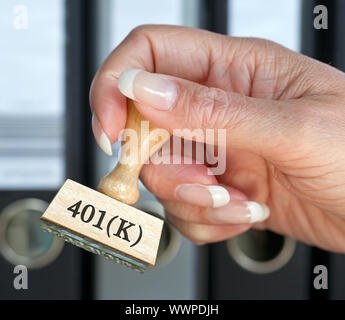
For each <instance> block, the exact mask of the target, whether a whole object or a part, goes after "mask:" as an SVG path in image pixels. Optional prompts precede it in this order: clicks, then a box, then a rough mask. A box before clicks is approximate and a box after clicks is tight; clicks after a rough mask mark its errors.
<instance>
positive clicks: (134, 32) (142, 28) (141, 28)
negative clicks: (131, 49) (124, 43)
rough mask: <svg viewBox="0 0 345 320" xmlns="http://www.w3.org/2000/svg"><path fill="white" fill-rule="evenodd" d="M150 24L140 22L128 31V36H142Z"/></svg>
mask: <svg viewBox="0 0 345 320" xmlns="http://www.w3.org/2000/svg"><path fill="white" fill-rule="evenodd" d="M151 27H152V26H151V25H149V24H141V25H139V26H136V27H135V28H134V29H132V31H131V32H130V33H129V37H134V38H135V37H138V36H139V37H141V36H143V35H144V34H145V33H146V32H147V31H148V30H149V29H150V28H151Z"/></svg>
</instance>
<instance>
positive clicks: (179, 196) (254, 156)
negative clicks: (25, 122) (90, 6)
mask: <svg viewBox="0 0 345 320" xmlns="http://www.w3.org/2000/svg"><path fill="white" fill-rule="evenodd" d="M129 69H141V70H146V71H147V72H144V71H140V72H136V71H126V72H124V71H125V70H129ZM123 72H124V73H123ZM122 73H123V74H122ZM156 73H157V74H156ZM121 74H122V76H121V78H120V81H118V80H119V77H120V75H121ZM118 82H120V83H119V87H120V89H121V91H122V93H124V94H126V95H127V96H128V97H130V98H134V100H135V101H136V107H137V109H138V110H139V112H140V113H141V114H142V115H143V116H144V117H145V118H146V119H148V120H150V121H151V122H153V123H154V124H156V125H157V126H158V127H161V128H165V129H167V130H169V131H171V132H172V130H173V129H176V128H190V129H195V128H201V129H203V130H204V131H205V129H212V128H213V129H225V130H226V138H227V139H226V141H227V144H226V171H225V172H224V173H223V174H221V175H217V176H213V175H208V174H207V166H206V165H204V164H192V165H190V164H189V165H188V164H182V165H173V164H171V165H163V164H161V165H152V164H150V165H145V167H144V168H143V170H142V174H141V179H142V181H143V182H144V183H145V185H146V186H147V187H148V189H149V190H150V191H152V192H153V193H154V194H155V195H156V196H157V197H158V198H159V200H160V201H161V202H162V204H163V205H164V207H165V209H166V211H167V218H168V220H169V221H171V223H173V224H174V225H175V226H176V227H177V228H178V229H179V230H180V231H181V233H182V234H184V235H185V236H186V237H188V238H189V239H191V240H193V241H194V242H196V243H198V244H202V243H207V242H215V241H221V240H224V239H227V238H230V237H233V236H235V235H238V234H239V233H242V232H244V231H246V230H248V229H249V228H251V227H253V226H254V227H255V228H261V229H263V228H267V229H269V230H272V231H274V232H277V233H280V234H284V235H288V236H291V237H293V238H295V239H298V240H301V241H304V242H306V243H308V244H311V245H315V246H318V247H321V248H323V249H326V250H332V251H335V252H342V253H345V75H344V73H342V72H340V71H338V70H336V69H334V68H332V67H331V66H329V65H326V64H323V63H320V62H318V61H315V60H313V59H310V58H308V57H306V56H303V55H301V54H298V53H295V52H292V51H290V50H288V49H286V48H284V47H282V46H280V45H278V44H275V43H273V42H270V41H266V40H262V39H253V38H232V37H228V36H223V35H218V34H214V33H210V32H206V31H202V30H197V29H190V28H184V27H174V26H142V27H139V28H136V29H135V30H133V31H132V32H131V33H130V34H129V35H128V37H127V38H126V39H125V40H124V41H123V42H122V43H121V44H120V45H119V46H118V47H117V48H116V49H115V50H114V51H113V52H112V53H111V55H110V56H109V57H108V58H107V60H106V61H105V62H104V64H103V66H102V67H101V68H100V70H99V71H98V72H97V74H96V76H95V79H94V81H93V84H92V87H91V95H90V102H91V108H92V111H93V112H94V117H93V128H94V133H95V136H96V139H97V141H98V143H99V145H100V146H101V147H102V148H103V150H105V151H106V152H108V153H110V152H111V148H110V143H113V142H115V141H116V140H117V139H118V135H119V132H120V131H121V130H122V129H123V128H124V126H125V121H126V98H125V96H124V95H123V94H122V93H121V92H120V90H119V89H118ZM229 195H230V201H229ZM265 205H267V206H268V207H269V208H270V216H269V218H268V219H266V218H267V216H268V208H267V207H266V206H265ZM265 219H266V220H265Z"/></svg>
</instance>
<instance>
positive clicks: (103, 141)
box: [92, 112, 113, 156]
mask: <svg viewBox="0 0 345 320" xmlns="http://www.w3.org/2000/svg"><path fill="white" fill-rule="evenodd" d="M92 131H93V134H94V136H95V138H96V141H97V144H98V145H99V147H100V148H101V149H102V150H103V151H104V152H105V153H106V154H107V155H109V156H111V155H112V154H113V151H112V149H111V143H110V140H109V138H108V137H107V135H106V134H105V133H104V131H103V129H102V127H101V124H100V123H99V120H98V118H97V116H96V114H95V113H94V112H93V113H92Z"/></svg>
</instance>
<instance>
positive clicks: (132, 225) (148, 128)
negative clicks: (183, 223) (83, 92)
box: [41, 100, 170, 272]
mask: <svg viewBox="0 0 345 320" xmlns="http://www.w3.org/2000/svg"><path fill="white" fill-rule="evenodd" d="M169 138H170V135H169V134H168V133H167V132H166V131H164V130H161V129H159V128H156V127H154V126H153V125H152V124H150V123H149V122H148V121H146V120H145V119H144V118H143V117H142V116H141V115H140V114H139V113H138V111H137V110H136V108H135V106H134V103H133V102H132V101H131V100H128V112H127V122H126V129H125V131H124V138H123V140H122V151H121V157H120V160H119V162H118V164H117V166H116V167H115V169H114V170H113V171H112V172H110V173H109V174H108V175H107V176H105V177H104V178H103V179H102V180H101V182H100V184H99V187H98V190H99V191H95V190H92V189H91V188H88V187H86V186H83V185H81V184H79V183H77V182H74V181H72V180H69V179H68V180H67V181H66V182H65V183H64V185H63V186H62V187H61V189H60V190H59V191H58V193H57V194H56V196H55V197H54V199H53V201H52V202H51V204H50V205H49V207H48V208H47V210H46V211H45V212H44V214H43V215H42V217H41V228H42V229H43V230H44V231H47V232H50V233H52V234H54V235H56V236H59V237H62V238H63V239H64V240H65V241H67V242H70V243H72V244H74V245H76V246H78V247H80V248H83V249H85V250H88V251H90V252H92V253H95V254H99V255H102V256H104V257H106V258H108V259H111V260H114V261H115V262H117V263H122V264H124V265H126V266H128V267H131V268H133V269H134V270H136V271H139V272H144V271H145V270H146V268H147V267H148V266H154V265H155V261H156V256H157V251H158V247H159V241H160V237H161V233H162V228H163V220H162V219H159V218H157V217H154V216H152V215H150V214H148V213H146V212H143V211H141V210H138V209H136V208H134V207H132V205H134V204H135V203H136V202H137V200H138V199H139V196H140V193H139V188H138V179H139V174H140V170H141V168H142V166H143V164H144V163H145V162H146V161H147V160H148V159H149V158H150V156H151V155H153V154H154V153H155V152H156V151H157V150H159V149H160V148H161V147H162V145H163V144H164V143H165V142H166V141H167V140H168V139H169Z"/></svg>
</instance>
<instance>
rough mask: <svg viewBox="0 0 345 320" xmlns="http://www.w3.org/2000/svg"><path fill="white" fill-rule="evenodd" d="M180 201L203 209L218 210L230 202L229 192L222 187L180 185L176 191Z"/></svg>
mask: <svg viewBox="0 0 345 320" xmlns="http://www.w3.org/2000/svg"><path fill="white" fill-rule="evenodd" d="M175 196H176V198H177V199H178V200H180V201H183V202H187V203H190V204H195V205H198V206H201V207H212V208H218V207H221V206H224V205H226V204H227V203H228V202H229V201H230V195H229V192H228V191H227V190H226V189H225V188H223V187H221V186H209V185H202V184H180V185H179V186H177V187H176V189H175Z"/></svg>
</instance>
